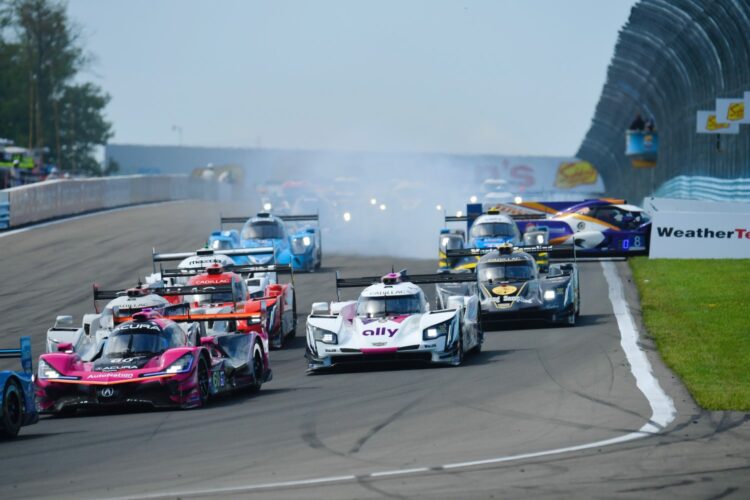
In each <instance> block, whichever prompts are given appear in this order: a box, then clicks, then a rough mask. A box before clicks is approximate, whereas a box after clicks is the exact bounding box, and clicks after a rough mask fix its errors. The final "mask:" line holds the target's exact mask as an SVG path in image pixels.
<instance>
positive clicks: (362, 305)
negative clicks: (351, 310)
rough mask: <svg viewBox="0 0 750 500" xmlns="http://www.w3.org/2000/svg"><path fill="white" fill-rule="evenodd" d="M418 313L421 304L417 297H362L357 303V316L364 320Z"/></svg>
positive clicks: (420, 309) (420, 310)
mask: <svg viewBox="0 0 750 500" xmlns="http://www.w3.org/2000/svg"><path fill="white" fill-rule="evenodd" d="M420 312H422V304H421V301H420V300H419V296H418V295H404V296H401V297H362V298H360V299H359V301H358V302H357V316H360V317H364V318H385V317H386V316H400V315H402V314H417V313H420Z"/></svg>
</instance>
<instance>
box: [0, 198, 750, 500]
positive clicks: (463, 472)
mask: <svg viewBox="0 0 750 500" xmlns="http://www.w3.org/2000/svg"><path fill="white" fill-rule="evenodd" d="M219 208H220V207H218V206H217V205H214V204H211V203H200V202H189V203H188V202H180V203H167V204H159V205H152V206H145V207H138V208H132V209H128V210H124V211H119V212H114V213H102V214H97V215H94V216H91V217H87V218H83V219H78V220H72V221H64V222H61V223H59V224H54V225H51V226H47V227H41V228H36V229H32V230H30V231H28V232H24V233H20V234H13V235H10V236H6V237H0V258H1V260H0V262H1V263H2V273H1V274H2V288H1V289H0V314H1V316H0V318H1V321H2V328H0V345H2V346H6V345H14V344H15V343H16V342H17V338H18V336H20V335H31V336H32V339H33V347H34V351H35V353H39V352H41V349H42V348H43V342H44V337H45V331H46V329H47V328H48V327H49V326H50V325H51V324H52V323H53V321H54V317H55V316H56V315H57V314H63V313H69V314H73V315H75V316H76V321H79V320H80V316H81V315H82V314H83V313H84V312H89V311H91V309H92V303H91V284H92V282H94V281H96V282H98V283H99V284H101V285H102V286H105V287H106V288H115V287H121V286H128V285H132V284H133V283H134V282H135V281H136V280H137V278H138V277H139V276H143V274H144V273H146V272H147V271H148V269H149V267H150V255H151V247H156V248H157V249H158V250H163V251H177V250H189V249H194V248H197V247H199V246H200V245H201V244H202V242H203V238H204V237H205V236H206V235H207V234H208V232H209V231H210V230H212V229H214V228H215V226H216V225H217V224H216V223H217V220H218V212H219ZM333 251H335V249H332V248H326V249H325V252H326V257H325V259H324V260H325V262H324V269H323V270H322V271H321V272H317V273H313V274H306V275H299V274H298V275H296V277H295V280H296V284H297V297H298V300H299V312H300V327H299V330H298V332H299V336H298V338H296V339H294V340H292V341H291V342H290V343H289V344H288V345H287V347H285V348H284V349H283V350H281V351H273V352H272V353H271V361H272V364H273V370H274V379H273V380H272V381H271V382H269V383H268V384H266V385H264V387H263V389H262V390H261V392H260V393H258V394H257V395H253V396H247V395H240V396H236V397H229V398H224V399H221V400H218V401H215V402H214V403H213V404H212V405H210V406H209V407H207V408H203V409H198V410H190V411H119V412H104V413H101V412H99V413H96V412H94V413H86V414H83V415H78V416H76V417H72V418H51V417H43V418H42V420H41V421H40V423H39V424H37V425H34V426H30V427H26V428H23V429H22V431H21V435H20V436H19V438H18V439H16V440H14V441H3V442H0V463H1V464H2V468H1V469H0V498H3V499H11V498H41V497H54V498H106V497H138V496H147V495H157V496H158V495H160V494H164V496H165V497H185V496H190V495H191V494H195V495H196V496H206V497H210V496H221V497H223V498H227V497H238V498H246V497H257V498H418V497H419V498H446V499H447V498H507V497H530V498H539V497H549V498H559V497H575V498H580V497H603V498H611V497H618V498H653V497H667V496H670V497H671V496H677V495H679V496H681V497H690V498H747V497H748V496H750V490H749V489H748V486H749V483H750V479H749V478H750V475H749V474H748V471H749V470H750V425H749V424H748V423H747V422H746V421H747V417H748V416H747V415H745V414H741V413H729V412H723V413H717V412H714V413H712V412H706V411H702V410H700V409H698V408H697V407H696V406H695V404H694V403H693V402H692V400H691V399H690V397H689V395H688V394H687V393H686V391H685V389H684V388H683V387H682V385H681V384H680V383H679V381H678V380H676V379H675V378H674V376H673V375H672V374H671V373H670V372H669V371H668V370H666V369H665V368H664V367H663V366H662V365H661V363H660V361H659V360H658V357H657V356H656V355H654V353H653V352H651V351H653V349H652V347H651V345H650V343H649V341H648V340H647V339H646V340H644V342H643V346H644V348H645V349H646V350H647V351H649V352H650V353H649V359H650V360H651V363H652V364H653V365H654V367H655V373H656V375H657V377H658V378H659V381H660V383H661V385H662V387H663V388H664V389H665V390H666V392H667V393H668V394H669V395H670V396H671V397H672V398H673V399H674V401H675V405H676V407H677V411H678V415H677V418H676V419H675V421H674V422H673V423H672V424H671V425H670V426H669V427H668V428H667V429H666V430H665V431H664V432H662V433H660V434H658V435H655V436H653V437H648V438H645V439H640V440H637V441H632V442H629V443H624V444H619V445H613V446H608V447H602V448H594V449H588V450H584V451H578V452H569V453H561V454H557V455H550V456H545V457H540V458H532V459H521V460H513V461H507V462H501V463H496V464H492V465H484V466H474V467H465V468H458V469H450V470H445V469H442V468H441V466H442V465H444V464H451V463H457V462H463V461H474V460H481V459H486V458H492V457H507V456H512V455H517V454H524V453H531V452H539V451H544V450H550V449H556V448H561V447H569V446H576V445H580V444H585V443H590V442H594V441H598V440H603V439H608V438H612V437H616V436H620V435H623V434H627V433H629V432H632V431H635V430H638V429H640V428H641V427H642V426H643V425H644V423H646V421H647V420H648V419H649V418H650V415H651V410H650V407H649V404H648V402H647V400H646V398H645V397H644V396H643V394H642V393H641V392H640V390H639V389H638V388H637V387H636V385H635V379H634V377H633V375H632V374H631V371H630V368H629V366H628V363H627V361H626V358H625V355H624V354H623V351H622V349H621V347H620V333H619V330H618V326H617V322H616V320H615V317H614V315H613V312H612V305H611V303H610V301H609V298H608V287H607V283H606V281H605V278H604V276H603V274H602V268H601V266H600V265H599V264H598V263H586V264H583V265H582V274H581V278H582V284H581V288H582V292H581V293H582V303H583V309H582V317H581V319H580V321H579V324H578V325H576V326H575V327H573V328H530V329H518V330H506V331H498V332H490V333H488V334H487V340H486V343H485V346H484V350H483V352H482V353H481V354H479V355H474V356H469V357H467V359H466V363H465V364H464V365H463V366H461V367H458V368H428V367H423V366H414V365H407V366H403V365H399V366H378V367H372V368H362V369H356V370H350V371H338V372H335V373H330V374H322V375H314V376H309V375H306V372H305V363H304V359H303V353H304V342H303V339H302V338H301V337H302V336H303V328H304V316H305V314H306V312H307V311H309V308H310V304H311V303H312V302H314V301H321V300H331V299H332V298H333V297H334V279H333V271H334V270H335V269H340V270H341V271H342V273H343V275H344V276H356V275H362V274H368V275H369V274H378V273H384V272H387V271H389V270H390V268H391V265H393V266H395V267H396V268H401V267H408V268H409V269H410V270H411V271H412V272H432V271H433V270H434V265H435V263H434V261H433V260H408V259H393V258H388V257H361V256H359V257H358V256H342V255H333V254H332V252H333ZM618 270H619V272H620V275H621V276H622V278H623V281H625V282H626V283H627V280H628V279H629V275H628V272H627V267H626V266H623V265H618ZM628 290H629V293H630V294H631V296H630V298H629V302H630V304H631V306H632V307H633V310H634V312H635V313H636V319H637V300H636V298H635V297H634V296H633V295H632V293H633V292H632V287H628ZM2 366H3V368H7V367H8V364H7V363H5V362H4V363H3V365H2ZM11 367H12V366H11ZM422 468H426V470H424V469H422ZM409 469H419V470H418V471H415V472H412V473H408V472H407V473H404V474H399V475H388V476H380V477H378V476H371V475H370V474H371V473H377V472H379V471H396V470H399V471H404V470H409ZM338 476H355V478H353V479H351V478H344V479H342V480H340V481H335V482H326V483H320V484H304V485H294V484H291V485H283V484H276V485H275V486H270V487H265V488H262V489H257V488H256V486H257V485H264V484H266V485H267V484H271V483H284V482H290V481H298V480H308V479H316V478H335V477H338Z"/></svg>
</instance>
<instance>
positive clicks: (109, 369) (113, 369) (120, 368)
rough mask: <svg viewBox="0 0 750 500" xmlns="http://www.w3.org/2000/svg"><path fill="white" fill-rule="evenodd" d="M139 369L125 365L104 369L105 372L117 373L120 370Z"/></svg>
mask: <svg viewBox="0 0 750 500" xmlns="http://www.w3.org/2000/svg"><path fill="white" fill-rule="evenodd" d="M137 369H138V367H137V366H135V365H123V366H105V367H104V368H102V371H103V372H116V371H118V370H137Z"/></svg>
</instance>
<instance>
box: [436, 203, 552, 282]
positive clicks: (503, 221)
mask: <svg viewBox="0 0 750 500" xmlns="http://www.w3.org/2000/svg"><path fill="white" fill-rule="evenodd" d="M445 221H446V222H467V225H468V231H469V233H468V235H466V233H464V231H462V230H450V229H443V230H441V231H440V247H439V251H438V255H439V263H438V267H439V269H440V270H441V271H471V270H473V269H474V268H475V267H476V266H477V262H478V260H479V258H478V257H477V256H474V255H469V256H464V257H459V258H456V257H450V256H449V253H450V251H455V250H464V249H479V250H484V249H488V248H497V247H498V246H500V245H503V244H506V243H510V244H511V245H519V244H521V243H522V241H523V240H522V238H523V236H522V234H521V231H520V230H519V228H518V225H517V224H516V222H515V221H514V220H513V217H512V216H510V215H508V214H503V213H499V212H495V211H490V212H486V213H480V214H479V215H474V216H473V217H469V216H461V215H457V216H455V217H454V216H447V217H446V218H445ZM545 243H546V242H545Z"/></svg>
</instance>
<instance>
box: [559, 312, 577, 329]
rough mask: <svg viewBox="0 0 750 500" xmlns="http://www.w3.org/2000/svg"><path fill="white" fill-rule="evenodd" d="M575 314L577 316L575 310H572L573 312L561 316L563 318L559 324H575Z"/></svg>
mask: <svg viewBox="0 0 750 500" xmlns="http://www.w3.org/2000/svg"><path fill="white" fill-rule="evenodd" d="M577 316H578V315H577V314H576V312H575V311H574V312H572V313H570V314H568V315H567V316H565V317H564V318H563V319H562V320H561V321H560V324H562V325H563V326H575V324H576V317H577Z"/></svg>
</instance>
